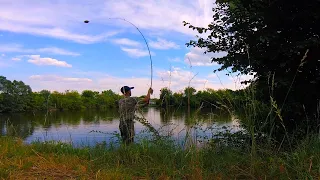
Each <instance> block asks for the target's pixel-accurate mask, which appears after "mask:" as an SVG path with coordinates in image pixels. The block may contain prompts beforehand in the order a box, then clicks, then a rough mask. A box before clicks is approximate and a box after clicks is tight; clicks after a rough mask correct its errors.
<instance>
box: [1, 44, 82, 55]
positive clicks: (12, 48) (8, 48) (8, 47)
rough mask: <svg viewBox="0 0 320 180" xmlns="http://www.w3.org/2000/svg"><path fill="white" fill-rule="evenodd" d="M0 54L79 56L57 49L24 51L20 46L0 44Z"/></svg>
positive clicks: (47, 48)
mask: <svg viewBox="0 0 320 180" xmlns="http://www.w3.org/2000/svg"><path fill="white" fill-rule="evenodd" d="M0 52H18V53H48V54H57V55H68V56H79V55H80V54H79V53H76V52H72V51H68V50H65V49H61V48H57V47H45V48H38V49H26V48H24V47H23V46H22V45H20V44H0Z"/></svg>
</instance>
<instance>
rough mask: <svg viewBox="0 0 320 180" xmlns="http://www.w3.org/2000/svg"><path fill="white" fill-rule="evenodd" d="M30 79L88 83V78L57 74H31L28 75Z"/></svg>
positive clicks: (89, 80)
mask: <svg viewBox="0 0 320 180" xmlns="http://www.w3.org/2000/svg"><path fill="white" fill-rule="evenodd" d="M29 78H30V79H32V80H37V81H54V82H67V83H69V82H71V83H88V82H89V83H90V82H92V80H91V79H89V78H74V77H62V76H58V75H32V76H30V77H29Z"/></svg>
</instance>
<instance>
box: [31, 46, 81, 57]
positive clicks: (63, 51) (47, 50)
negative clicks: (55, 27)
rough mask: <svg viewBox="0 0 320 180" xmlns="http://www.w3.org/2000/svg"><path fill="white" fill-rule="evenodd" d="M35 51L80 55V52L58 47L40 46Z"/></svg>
mask: <svg viewBox="0 0 320 180" xmlns="http://www.w3.org/2000/svg"><path fill="white" fill-rule="evenodd" d="M35 52H43V53H49V54H59V55H68V56H79V55H80V54H79V53H76V52H71V51H68V50H64V49H60V48H57V47H47V48H40V49H36V50H35Z"/></svg>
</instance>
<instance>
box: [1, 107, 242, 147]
mask: <svg viewBox="0 0 320 180" xmlns="http://www.w3.org/2000/svg"><path fill="white" fill-rule="evenodd" d="M187 112H188V111H187V110H185V109H180V110H178V111H170V110H163V109H158V108H151V107H150V108H147V109H145V110H144V111H143V112H141V113H137V115H138V116H140V117H142V116H143V117H145V118H146V120H147V121H148V122H149V123H150V124H151V125H152V126H153V127H154V128H155V129H157V130H158V132H159V133H160V134H161V135H163V136H170V137H172V138H174V139H175V140H176V141H177V142H183V141H184V140H185V139H186V138H185V137H188V139H191V141H193V142H198V143H199V142H201V141H203V140H205V139H208V138H211V137H212V135H213V134H215V133H217V132H218V131H225V130H229V131H231V132H235V131H239V130H241V128H240V125H239V121H238V120H237V119H235V118H233V117H232V116H230V115H229V114H228V113H222V112H214V111H212V110H210V109H206V110H201V111H195V110H191V111H190V113H187ZM134 126H135V134H136V136H135V142H137V141H139V140H141V139H143V138H146V137H150V136H151V132H150V131H148V128H146V127H145V126H144V125H142V124H141V123H140V122H138V121H135V125H134ZM0 128H1V129H0V133H1V135H10V136H19V137H21V138H23V139H24V141H25V142H26V143H30V142H32V141H51V140H54V141H61V142H67V143H72V144H73V145H74V146H91V145H95V144H97V143H101V142H107V143H117V142H119V140H120V139H119V135H120V131H119V113H118V112H117V110H116V109H114V110H112V109H111V110H108V111H91V110H90V111H89V110H86V111H79V112H58V111H57V112H50V113H48V115H46V113H42V112H37V113H15V114H0ZM186 134H188V136H186Z"/></svg>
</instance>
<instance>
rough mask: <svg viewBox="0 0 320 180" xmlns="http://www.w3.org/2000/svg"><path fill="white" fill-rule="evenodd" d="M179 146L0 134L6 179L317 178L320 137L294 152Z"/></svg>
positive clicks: (0, 159)
mask: <svg viewBox="0 0 320 180" xmlns="http://www.w3.org/2000/svg"><path fill="white" fill-rule="evenodd" d="M255 154H256V155H255V156H252V153H251V152H250V147H248V148H241V149H240V148H236V147H217V146H214V145H213V146H210V147H207V148H203V149H195V148H188V149H184V150H183V149H182V148H179V147H177V146H175V145H173V144H171V143H169V142H167V141H156V142H142V143H141V144H135V145H131V146H121V147H120V148H115V147H113V146H112V145H106V144H100V145H97V146H96V147H93V148H81V149H76V148H73V147H71V146H70V145H67V144H62V143H33V144H31V145H25V144H23V143H22V141H21V140H20V139H16V138H12V137H1V138H0V177H1V178H3V179H21V178H24V177H29V178H31V179H32V178H41V179H43V178H48V179H51V178H55V179H288V178H290V179H306V178H307V179H312V178H313V179H319V178H320V141H319V139H317V138H313V139H311V140H305V141H304V143H302V144H301V145H300V146H299V148H297V149H296V150H294V151H293V152H290V153H288V152H287V153H284V152H282V153H281V152H277V151H276V150H273V149H272V148H266V147H264V148H262V147H260V148H257V152H256V153H255Z"/></svg>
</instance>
